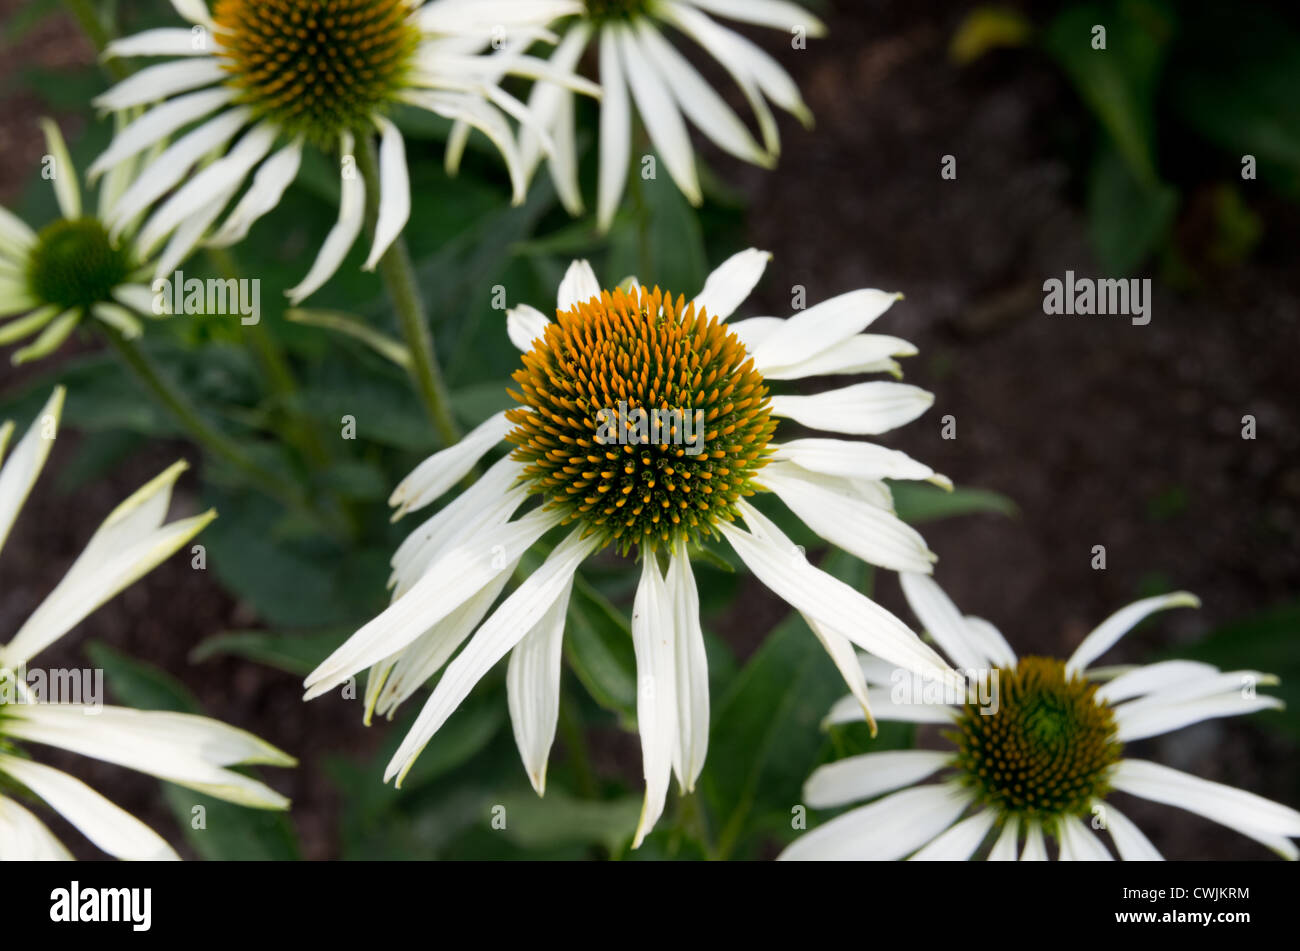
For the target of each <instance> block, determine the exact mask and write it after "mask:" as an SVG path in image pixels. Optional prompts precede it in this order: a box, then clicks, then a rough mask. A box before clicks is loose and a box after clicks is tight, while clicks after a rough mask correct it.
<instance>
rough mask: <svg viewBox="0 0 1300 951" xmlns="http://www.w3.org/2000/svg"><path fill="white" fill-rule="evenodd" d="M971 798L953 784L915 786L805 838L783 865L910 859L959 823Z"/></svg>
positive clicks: (784, 855) (793, 846)
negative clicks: (813, 862) (919, 849)
mask: <svg viewBox="0 0 1300 951" xmlns="http://www.w3.org/2000/svg"><path fill="white" fill-rule="evenodd" d="M970 799H971V797H970V794H969V793H968V792H966V791H964V790H961V789H958V788H956V787H954V786H951V785H947V784H944V785H938V786H916V787H913V788H911V789H904V790H901V791H900V792H896V793H893V794H892V795H889V796H886V797H885V798H884V799H881V800H879V801H878V802H873V803H872V804H871V805H869V806H863V807H861V808H859V809H854V810H852V811H851V812H846V813H844V815H842V816H837V817H835V818H834V819H832V820H831V821H830V822H827V823H825V824H824V825H820V826H818V827H817V828H815V829H812V830H810V831H808V832H805V833H803V834H802V835H801V836H799V838H798V839H796V840H795V841H794V842H793V843H792V844H791V845H790V846H788V847H787V848H786V850H785V851H784V852H782V853H781V854H780V856H778V858H779V859H781V860H783V861H808V860H813V861H818V860H820V861H871V860H875V861H892V860H894V859H901V858H903V856H905V855H909V854H911V853H912V852H914V851H916V850H917V849H918V848H920V847H921V846H923V845H925V844H926V843H927V842H929V841H930V840H932V839H933V838H934V837H935V836H937V835H939V834H940V833H942V832H943V831H944V830H945V829H947V828H948V827H949V826H951V825H952V824H953V822H955V821H956V819H957V817H958V816H960V815H961V814H962V812H963V811H965V809H966V806H967V804H969V802H970Z"/></svg>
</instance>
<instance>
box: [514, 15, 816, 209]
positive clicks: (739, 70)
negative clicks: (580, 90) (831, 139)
mask: <svg viewBox="0 0 1300 951" xmlns="http://www.w3.org/2000/svg"><path fill="white" fill-rule="evenodd" d="M582 7H583V10H582V12H581V13H580V14H578V15H577V16H576V17H573V18H571V19H570V20H568V21H567V24H566V25H565V26H564V28H563V39H562V40H561V41H560V42H559V44H558V45H557V46H556V48H555V51H554V53H553V54H552V56H551V62H552V64H553V65H554V66H555V68H556V69H558V70H560V71H563V72H567V71H571V70H572V69H574V67H576V65H577V63H578V60H579V59H580V58H581V56H582V54H583V51H584V50H586V49H587V48H588V47H589V46H594V47H595V48H596V50H597V52H598V54H599V57H600V82H601V86H602V88H603V89H604V98H603V99H602V102H601V114H600V171H599V178H598V185H597V198H596V220H597V225H598V227H599V228H600V229H601V230H602V231H604V230H607V229H608V228H609V226H610V224H611V222H612V221H613V220H614V213H615V212H616V211H617V210H618V205H619V201H620V200H621V199H622V197H623V191H624V188H625V187H626V185H627V175H628V167H629V165H630V163H631V160H632V116H633V107H635V110H636V114H637V115H639V116H640V118H641V121H642V123H643V124H644V126H645V130H646V132H647V134H648V135H649V137H650V141H651V142H652V143H653V145H654V147H655V148H656V149H657V150H658V151H659V154H660V156H661V158H662V159H663V163H664V166H665V167H666V168H667V171H668V174H669V175H670V176H671V178H672V180H673V181H674V182H675V183H676V184H677V187H678V188H679V189H680V190H681V192H682V194H683V195H685V196H686V197H687V199H688V200H689V201H690V202H691V203H692V204H696V205H698V204H699V203H700V202H701V200H702V196H701V193H700V183H699V176H698V174H697V172H696V168H695V154H694V151H693V149H692V147H691V141H690V135H689V133H688V131H687V127H686V121H687V120H689V121H690V123H691V124H692V125H694V126H695V127H696V128H698V129H699V130H700V131H701V132H702V133H703V134H704V135H705V136H706V137H707V138H708V139H709V140H710V141H712V142H713V143H714V144H715V145H717V146H718V147H719V148H720V149H722V150H723V151H725V152H727V153H729V154H731V155H734V156H736V157H737V158H739V159H741V160H743V161H746V162H750V163H752V164H754V165H759V166H762V167H764V168H771V167H772V166H773V165H774V164H775V163H776V160H777V157H778V155H779V154H780V150H781V142H780V138H779V136H778V132H777V126H776V120H775V119H774V118H773V117H772V111H771V109H770V108H769V107H768V101H769V100H770V101H771V102H773V103H775V104H776V105H777V106H779V107H781V108H782V109H784V110H785V111H787V112H789V113H791V114H793V115H794V116H796V117H797V118H798V119H799V120H800V121H801V122H803V123H804V125H806V126H811V124H812V114H811V113H810V112H809V111H808V107H807V106H806V105H805V104H804V101H803V99H802V97H801V96H800V95H799V88H798V87H797V86H796V85H795V82H794V80H793V79H791V78H790V75H789V73H787V72H786V71H785V70H784V69H783V68H782V67H781V65H780V64H779V63H778V62H777V61H776V60H775V59H773V58H772V57H771V56H769V55H768V54H767V53H766V52H765V51H764V50H763V49H762V48H761V47H759V46H757V45H756V44H754V43H753V42H751V41H750V40H748V39H746V38H745V37H743V36H741V35H740V34H739V33H736V32H735V31H734V30H731V29H728V28H727V27H725V26H722V25H721V24H719V23H718V22H716V21H715V20H714V19H713V18H712V17H711V16H709V14H713V15H715V16H720V17H725V18H728V19H731V20H735V21H739V22H742V23H746V24H756V25H759V26H767V27H773V28H775V29H778V30H782V31H784V32H785V33H786V34H787V35H790V34H792V33H798V32H799V31H802V33H803V35H805V36H821V35H823V34H825V32H826V28H825V26H824V25H823V24H822V23H821V22H820V21H819V20H818V19H817V18H816V17H814V16H813V15H812V14H811V13H809V12H808V11H807V10H805V9H804V8H803V7H801V6H799V5H798V4H795V3H787V2H785V0H586V2H585V3H583V4H582ZM665 26H668V27H673V28H674V29H676V30H678V31H680V32H681V33H682V34H684V35H685V36H687V37H689V38H690V39H692V40H694V41H695V42H696V43H697V44H698V45H699V46H700V47H701V48H702V49H703V50H704V51H705V52H707V53H708V54H709V55H710V56H711V57H713V58H714V59H715V60H716V61H717V62H718V63H719V64H720V65H721V66H722V68H723V69H724V70H726V72H727V73H728V74H730V76H731V77H732V79H733V80H734V81H735V83H736V85H737V86H738V87H739V88H740V91H741V92H742V93H743V94H744V97H745V100H746V102H748V104H749V107H750V108H751V109H752V110H753V112H754V115H755V117H756V118H757V120H758V126H759V131H760V135H761V137H762V140H763V144H762V145H761V146H760V145H759V144H758V143H757V142H756V141H755V140H754V137H753V136H752V135H751V134H750V131H749V129H748V128H747V127H746V126H745V123H744V122H743V121H741V119H740V118H739V117H738V116H737V115H736V113H735V111H734V110H732V108H731V107H730V106H729V105H727V103H726V102H725V101H724V100H723V98H722V96H720V95H719V94H718V93H717V92H716V91H715V90H714V89H713V87H712V86H710V85H709V83H708V81H707V80H706V79H705V78H704V77H703V76H701V75H700V73H699V72H698V71H697V70H696V69H695V67H694V66H692V65H691V64H690V62H689V61H688V60H687V59H686V57H685V56H684V55H682V53H680V52H679V51H678V50H677V48H676V47H675V46H674V45H673V43H672V42H671V41H670V40H669V38H668V36H666V35H665V32H664V29H663V27H665ZM629 91H630V100H629ZM528 105H529V108H530V109H532V111H533V113H534V114H535V116H536V117H537V119H538V121H539V122H541V123H542V125H543V126H544V127H545V128H547V129H550V130H551V133H552V136H553V138H554V144H555V147H554V150H553V151H552V153H551V155H550V157H549V168H550V172H551V178H552V180H553V181H554V182H555V187H556V190H557V191H558V193H559V195H560V199H561V201H562V202H563V203H564V206H565V208H566V209H567V210H568V211H569V212H570V213H571V214H573V215H578V214H581V213H582V208H583V205H582V194H581V191H580V190H579V188H578V170H577V158H576V153H575V145H574V120H573V106H574V102H573V96H572V94H571V93H570V92H569V91H568V90H566V89H564V88H563V87H560V86H556V85H554V84H550V83H538V84H537V85H536V86H534V87H533V91H532V93H531V95H530V97H529V100H528ZM520 145H521V148H522V149H523V155H524V163H525V167H526V168H527V169H528V171H529V173H530V174H531V172H532V170H533V169H535V168H536V167H537V165H538V164H539V163H540V162H541V160H542V157H543V140H542V139H541V137H540V136H539V135H538V134H537V133H536V132H535V131H533V130H531V129H524V130H523V132H522V134H521V137H520Z"/></svg>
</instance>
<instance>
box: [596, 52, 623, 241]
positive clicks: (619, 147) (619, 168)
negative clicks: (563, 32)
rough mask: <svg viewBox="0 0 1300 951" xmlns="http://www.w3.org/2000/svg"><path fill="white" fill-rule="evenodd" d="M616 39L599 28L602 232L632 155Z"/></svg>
mask: <svg viewBox="0 0 1300 951" xmlns="http://www.w3.org/2000/svg"><path fill="white" fill-rule="evenodd" d="M621 55H622V54H621V53H620V51H619V44H618V41H617V40H616V39H615V37H614V32H613V31H612V30H610V29H608V28H606V29H603V30H601V31H600V85H601V88H602V89H604V91H605V94H604V97H603V98H602V99H601V103H600V171H599V174H598V177H597V180H596V227H597V228H598V229H599V230H600V231H601V232H602V233H604V232H606V231H608V230H609V226H610V225H611V224H613V223H614V214H615V213H616V212H617V211H618V206H619V203H620V202H621V201H622V200H623V190H624V189H625V188H627V166H628V161H629V159H630V158H631V155H632V107H631V105H630V103H629V102H628V93H627V85H626V81H625V79H624V68H623V64H622V63H621V62H620V56H621Z"/></svg>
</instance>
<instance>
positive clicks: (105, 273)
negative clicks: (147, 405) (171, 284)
mask: <svg viewBox="0 0 1300 951" xmlns="http://www.w3.org/2000/svg"><path fill="white" fill-rule="evenodd" d="M41 127H42V130H43V131H44V133H45V143H46V149H47V159H46V161H47V162H48V163H50V164H49V165H48V166H47V167H48V168H49V170H50V171H49V175H50V177H51V179H52V181H53V183H54V193H55V197H56V198H57V199H58V204H59V211H60V212H61V213H62V217H61V218H58V219H56V220H55V221H52V222H50V223H49V224H47V225H46V226H45V227H43V228H41V229H40V230H39V231H33V230H32V229H31V228H30V227H28V226H27V225H26V224H25V223H24V222H23V221H22V220H21V219H19V218H18V217H16V216H15V215H13V214H12V213H10V212H8V211H6V210H5V209H4V208H0V320H6V321H7V322H5V323H0V346H5V345H8V344H11V343H17V342H18V341H20V340H25V339H27V338H30V337H33V336H35V338H36V339H35V340H33V341H32V342H31V343H30V344H28V345H27V346H25V347H20V348H19V349H17V350H15V351H14V352H13V356H12V357H11V360H12V361H13V362H14V363H25V362H28V361H30V360H39V359H40V358H42V357H45V356H48V355H49V354H50V353H53V352H54V351H55V350H57V349H58V348H59V346H60V345H62V343H63V342H64V341H65V340H67V339H68V337H69V336H70V335H71V334H72V332H73V331H74V330H75V329H76V328H77V327H78V326H80V325H81V324H82V323H84V322H85V321H86V320H88V319H94V320H98V321H100V322H101V323H103V324H106V325H108V326H110V327H113V328H114V329H116V330H117V331H119V332H120V333H122V334H123V335H124V336H127V337H135V336H138V335H139V334H140V332H141V330H142V329H143V328H142V325H141V323H140V321H139V319H138V318H139V317H140V316H145V317H153V316H156V315H155V312H154V308H153V295H152V293H151V292H150V290H149V286H148V284H147V283H146V282H147V281H148V279H149V274H150V270H151V268H150V262H149V261H148V260H147V259H146V256H145V254H144V252H143V250H142V249H141V248H140V247H139V246H138V244H137V242H136V241H135V229H134V223H133V222H129V221H128V222H125V223H124V226H123V227H122V228H120V229H118V230H117V231H116V232H114V231H112V230H111V229H110V227H109V225H108V224H107V223H106V221H107V219H108V218H109V217H110V216H111V215H112V214H113V212H114V209H115V207H116V202H117V201H118V199H119V198H120V196H121V194H122V190H123V189H124V187H125V176H127V175H129V174H131V171H132V168H133V164H134V163H129V164H126V165H124V166H123V167H122V168H121V169H119V171H118V173H117V174H115V175H113V176H112V177H111V178H110V179H109V180H108V181H106V182H105V183H104V184H103V186H102V187H101V188H100V193H99V210H98V212H97V213H91V212H89V211H87V210H86V209H85V208H83V205H82V196H81V187H80V185H79V184H78V183H77V170H76V167H75V166H74V165H73V164H72V159H71V158H70V157H69V155H68V149H67V146H66V145H65V144H64V142H63V136H62V134H61V133H60V132H59V128H58V126H56V125H55V124H54V123H53V122H51V121H50V120H48V119H45V120H43V121H42V122H41Z"/></svg>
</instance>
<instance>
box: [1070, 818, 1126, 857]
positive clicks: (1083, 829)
mask: <svg viewBox="0 0 1300 951" xmlns="http://www.w3.org/2000/svg"><path fill="white" fill-rule="evenodd" d="M1057 823H1058V824H1057V829H1058V830H1060V833H1061V838H1060V846H1061V861H1063V862H1110V861H1113V860H1114V857H1113V856H1112V855H1111V854H1110V852H1108V851H1107V850H1106V846H1104V845H1102V842H1101V840H1100V839H1099V838H1097V837H1096V836H1095V835H1093V834H1092V833H1091V832H1090V831H1089V830H1088V827H1087V826H1085V825H1084V824H1083V823H1082V822H1081V821H1079V819H1078V818H1077V817H1076V816H1064V817H1062V818H1061V819H1059V820H1057Z"/></svg>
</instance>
